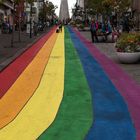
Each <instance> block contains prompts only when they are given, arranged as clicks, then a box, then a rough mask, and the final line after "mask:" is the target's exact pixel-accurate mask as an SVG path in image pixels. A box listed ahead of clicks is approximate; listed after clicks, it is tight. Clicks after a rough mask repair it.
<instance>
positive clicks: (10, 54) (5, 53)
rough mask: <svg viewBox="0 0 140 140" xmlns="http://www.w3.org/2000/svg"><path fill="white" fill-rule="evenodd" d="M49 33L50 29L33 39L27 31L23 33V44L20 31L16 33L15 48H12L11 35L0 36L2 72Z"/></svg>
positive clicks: (0, 66)
mask: <svg viewBox="0 0 140 140" xmlns="http://www.w3.org/2000/svg"><path fill="white" fill-rule="evenodd" d="M48 31H49V28H47V29H46V30H44V31H42V32H39V33H38V35H37V36H34V35H32V38H30V37H29V34H27V33H26V32H25V31H24V32H21V42H19V41H18V31H16V32H15V33H14V45H13V48H11V34H0V71H1V70H2V69H4V68H5V67H6V66H7V65H8V64H9V63H11V62H12V61H13V60H14V59H15V58H16V57H17V56H19V55H20V54H21V53H22V52H24V51H25V50H26V49H28V48H29V47H30V46H32V44H33V43H35V42H36V41H37V40H38V39H39V38H41V37H42V36H43V35H44V34H45V33H47V32H48Z"/></svg>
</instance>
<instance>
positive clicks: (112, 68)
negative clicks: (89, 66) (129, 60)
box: [74, 29, 140, 140]
mask: <svg viewBox="0 0 140 140" xmlns="http://www.w3.org/2000/svg"><path fill="white" fill-rule="evenodd" d="M74 31H75V33H76V34H77V35H78V37H79V38H80V39H81V41H82V42H83V43H85V45H86V47H87V48H88V49H89V51H90V53H91V54H92V55H93V56H94V57H95V59H96V60H97V61H98V62H99V63H100V64H101V66H102V68H103V69H104V71H105V72H106V74H107V75H108V76H109V78H110V80H111V81H112V82H113V84H114V85H115V87H116V88H117V89H118V91H119V92H120V93H121V95H122V96H123V97H124V99H125V101H126V103H127V105H128V109H129V111H130V114H131V117H132V119H133V122H134V126H135V128H136V133H137V140H140V85H139V84H138V83H136V81H135V80H133V78H132V77H130V76H129V75H128V74H127V73H126V72H125V71H124V70H122V68H121V67H120V66H119V65H118V64H116V63H114V62H113V61H112V60H111V59H109V58H108V57H106V56H105V55H104V54H103V53H101V52H100V51H99V50H98V49H97V48H96V47H95V46H94V45H93V44H92V43H91V42H90V41H88V40H87V39H85V38H84V37H83V36H82V35H81V34H80V32H79V31H77V30H76V29H74Z"/></svg>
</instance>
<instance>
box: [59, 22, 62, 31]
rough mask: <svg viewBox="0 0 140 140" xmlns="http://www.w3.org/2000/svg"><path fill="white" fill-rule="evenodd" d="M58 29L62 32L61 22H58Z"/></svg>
mask: <svg viewBox="0 0 140 140" xmlns="http://www.w3.org/2000/svg"><path fill="white" fill-rule="evenodd" d="M59 31H60V32H62V23H60V24H59Z"/></svg>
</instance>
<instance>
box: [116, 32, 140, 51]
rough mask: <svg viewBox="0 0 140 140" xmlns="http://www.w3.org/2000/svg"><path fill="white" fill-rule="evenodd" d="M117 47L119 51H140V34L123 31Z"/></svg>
mask: <svg viewBox="0 0 140 140" xmlns="http://www.w3.org/2000/svg"><path fill="white" fill-rule="evenodd" d="M115 47H116V50H117V52H140V34H139V33H123V34H122V35H121V36H120V38H119V39H118V41H117V42H116V46H115Z"/></svg>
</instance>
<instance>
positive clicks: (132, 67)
mask: <svg viewBox="0 0 140 140" xmlns="http://www.w3.org/2000/svg"><path fill="white" fill-rule="evenodd" d="M81 33H82V35H83V36H84V37H86V38H87V39H89V40H91V35H90V32H89V31H81ZM94 44H95V46H96V47H97V48H98V49H99V50H100V51H101V52H102V53H104V54H105V55H106V56H107V57H109V58H111V59H112V60H113V61H114V62H115V63H117V64H119V65H120V66H121V67H122V69H124V70H125V71H126V72H127V73H128V74H129V75H130V76H132V77H133V78H134V79H135V80H136V81H137V82H138V83H140V62H138V63H136V64H122V63H120V62H119V60H118V58H117V54H116V51H115V47H114V46H115V43H94Z"/></svg>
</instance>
